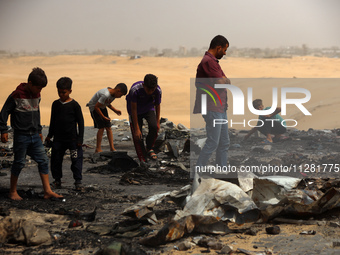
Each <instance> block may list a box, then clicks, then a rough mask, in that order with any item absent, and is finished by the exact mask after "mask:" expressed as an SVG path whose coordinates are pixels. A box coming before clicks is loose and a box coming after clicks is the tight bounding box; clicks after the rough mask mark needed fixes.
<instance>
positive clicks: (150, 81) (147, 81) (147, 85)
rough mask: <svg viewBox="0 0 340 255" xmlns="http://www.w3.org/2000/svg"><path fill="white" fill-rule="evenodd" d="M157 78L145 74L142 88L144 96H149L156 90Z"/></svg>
mask: <svg viewBox="0 0 340 255" xmlns="http://www.w3.org/2000/svg"><path fill="white" fill-rule="evenodd" d="M157 85H158V78H157V77H156V76H155V75H153V74H147V75H145V77H144V83H143V87H144V90H145V92H146V94H148V95H151V94H152V93H153V92H154V91H155V90H156V88H157Z"/></svg>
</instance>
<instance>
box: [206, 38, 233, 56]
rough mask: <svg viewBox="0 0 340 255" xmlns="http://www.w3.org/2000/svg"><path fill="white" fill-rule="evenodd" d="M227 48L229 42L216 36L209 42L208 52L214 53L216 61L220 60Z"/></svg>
mask: <svg viewBox="0 0 340 255" xmlns="http://www.w3.org/2000/svg"><path fill="white" fill-rule="evenodd" d="M228 47H229V41H228V40H227V38H225V37H224V36H223V35H216V36H215V37H214V38H213V39H212V40H211V42H210V46H209V50H210V51H213V52H214V54H213V55H214V56H215V57H216V58H217V59H221V58H222V57H223V56H224V55H225V54H226V51H227V49H228Z"/></svg>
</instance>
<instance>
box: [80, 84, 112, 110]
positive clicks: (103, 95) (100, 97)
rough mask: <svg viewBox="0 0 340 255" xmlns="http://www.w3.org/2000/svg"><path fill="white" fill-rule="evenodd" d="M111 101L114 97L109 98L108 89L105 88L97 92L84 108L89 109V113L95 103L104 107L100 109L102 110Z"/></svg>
mask: <svg viewBox="0 0 340 255" xmlns="http://www.w3.org/2000/svg"><path fill="white" fill-rule="evenodd" d="M113 100H115V97H113V96H111V94H110V92H109V90H108V88H105V89H101V90H98V91H97V92H96V94H94V96H93V97H92V98H91V100H90V102H88V104H87V105H86V106H88V107H89V108H90V111H91V112H92V111H93V110H94V106H95V105H96V103H97V102H99V103H100V104H102V105H104V106H103V107H101V108H102V109H104V108H105V107H106V106H108V105H109V104H111V103H112V101H113Z"/></svg>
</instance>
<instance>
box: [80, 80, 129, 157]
mask: <svg viewBox="0 0 340 255" xmlns="http://www.w3.org/2000/svg"><path fill="white" fill-rule="evenodd" d="M126 93H127V87H126V85H125V84H124V83H119V84H117V85H116V87H115V88H114V89H113V88H110V87H108V88H104V89H101V90H99V91H97V92H96V94H94V96H93V97H92V98H91V100H90V102H89V103H88V104H87V105H86V106H88V107H89V109H90V112H91V117H92V119H93V122H94V127H95V128H98V132H97V145H96V150H95V152H96V153H97V152H101V151H102V148H101V145H102V139H103V133H104V129H105V130H106V134H107V138H108V140H109V144H110V151H115V150H116V149H115V148H114V145H113V134H112V129H111V119H110V118H109V114H108V112H107V109H106V107H108V108H110V109H111V110H112V111H114V112H115V113H116V114H117V115H118V116H120V115H121V114H122V112H121V111H120V110H118V109H116V108H114V107H113V106H112V105H111V103H112V101H113V100H115V99H116V98H121V97H122V96H123V95H126Z"/></svg>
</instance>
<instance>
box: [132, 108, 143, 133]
mask: <svg viewBox="0 0 340 255" xmlns="http://www.w3.org/2000/svg"><path fill="white" fill-rule="evenodd" d="M131 118H132V122H133V128H134V131H135V132H134V134H132V135H133V136H134V137H136V138H137V139H138V140H139V139H141V138H142V132H141V131H140V129H139V125H138V116H137V102H131Z"/></svg>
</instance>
